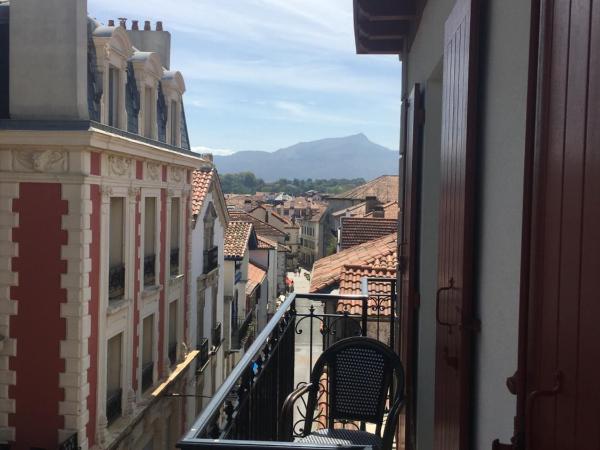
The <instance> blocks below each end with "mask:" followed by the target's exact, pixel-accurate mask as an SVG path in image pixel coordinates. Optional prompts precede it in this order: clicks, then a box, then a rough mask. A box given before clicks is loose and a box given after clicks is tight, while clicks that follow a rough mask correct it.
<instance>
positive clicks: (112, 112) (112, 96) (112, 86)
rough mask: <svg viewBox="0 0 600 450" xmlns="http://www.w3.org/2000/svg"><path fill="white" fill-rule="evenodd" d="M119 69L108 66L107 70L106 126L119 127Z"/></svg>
mask: <svg viewBox="0 0 600 450" xmlns="http://www.w3.org/2000/svg"><path fill="white" fill-rule="evenodd" d="M119 79H120V74H119V69H117V68H116V67H112V66H110V68H109V69H108V125H110V126H111V127H118V126H119V115H120V114H119V105H120V104H119V81H120V80H119Z"/></svg>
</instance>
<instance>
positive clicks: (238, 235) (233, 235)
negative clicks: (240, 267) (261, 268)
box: [224, 221, 252, 259]
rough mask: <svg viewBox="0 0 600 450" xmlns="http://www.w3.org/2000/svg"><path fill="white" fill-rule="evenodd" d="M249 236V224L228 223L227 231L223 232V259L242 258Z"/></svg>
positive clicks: (250, 227) (250, 225) (250, 228)
mask: <svg viewBox="0 0 600 450" xmlns="http://www.w3.org/2000/svg"><path fill="white" fill-rule="evenodd" d="M251 235H252V224H251V223H248V222H239V221H231V222H229V224H228V225H227V229H226V230H225V245H224V254H225V259H239V258H243V257H244V253H246V247H248V241H249V240H250V236H251Z"/></svg>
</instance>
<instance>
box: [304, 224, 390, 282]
mask: <svg viewBox="0 0 600 450" xmlns="http://www.w3.org/2000/svg"><path fill="white" fill-rule="evenodd" d="M397 263H398V249H397V235H396V233H392V234H390V235H388V236H384V237H382V238H379V239H376V240H374V241H369V242H365V243H364V244H360V245H357V246H355V247H351V248H349V249H346V250H342V251H340V252H338V253H334V254H333V255H331V256H327V257H325V258H321V259H319V260H318V261H317V262H315V264H314V266H313V272H312V276H311V280H310V292H321V291H322V290H324V289H326V288H329V287H332V286H334V285H336V284H338V283H339V282H340V274H341V271H342V269H343V267H344V266H345V265H365V266H370V267H373V268H380V269H381V268H382V269H390V270H392V269H393V270H395V269H396V265H397Z"/></svg>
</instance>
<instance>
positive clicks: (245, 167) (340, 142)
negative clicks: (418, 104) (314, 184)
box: [214, 133, 398, 182]
mask: <svg viewBox="0 0 600 450" xmlns="http://www.w3.org/2000/svg"><path fill="white" fill-rule="evenodd" d="M214 160H215V164H216V166H217V170H218V171H219V173H221V174H226V173H239V172H252V173H253V174H254V175H256V176H257V177H258V178H262V179H263V180H265V181H267V182H271V181H275V180H278V179H280V178H288V179H294V178H299V179H307V178H312V179H317V178H320V179H330V178H364V179H366V180H370V179H372V178H376V177H378V176H380V175H384V174H391V173H396V172H397V170H398V169H397V168H398V154H397V152H395V151H392V150H389V149H387V148H385V147H382V146H381V145H378V144H375V143H374V142H371V141H370V140H369V139H368V138H367V137H366V136H365V135H364V134H362V133H361V134H356V135H353V136H347V137H341V138H329V139H321V140H318V141H311V142H301V143H299V144H296V145H292V146H291V147H287V148H282V149H280V150H277V151H275V152H262V151H242V152H237V153H234V154H232V155H228V156H217V155H216V156H215V158H214Z"/></svg>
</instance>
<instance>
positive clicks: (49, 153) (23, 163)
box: [13, 150, 68, 173]
mask: <svg viewBox="0 0 600 450" xmlns="http://www.w3.org/2000/svg"><path fill="white" fill-rule="evenodd" d="M13 157H14V168H15V169H16V170H21V171H24V172H40V173H41V172H48V173H61V172H66V171H67V165H68V161H67V160H68V158H67V152H65V151H63V150H15V151H13Z"/></svg>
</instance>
